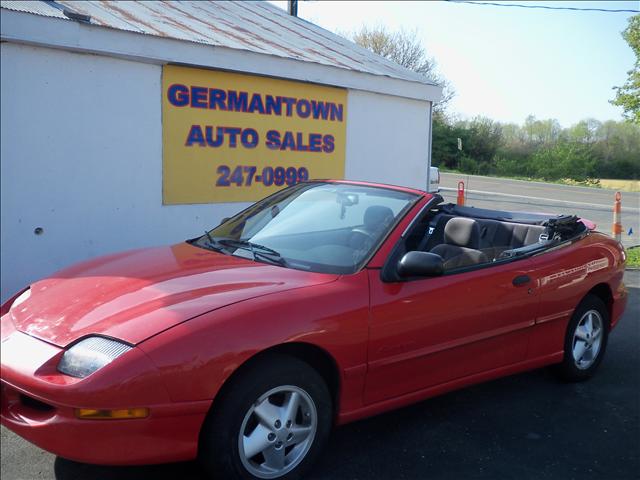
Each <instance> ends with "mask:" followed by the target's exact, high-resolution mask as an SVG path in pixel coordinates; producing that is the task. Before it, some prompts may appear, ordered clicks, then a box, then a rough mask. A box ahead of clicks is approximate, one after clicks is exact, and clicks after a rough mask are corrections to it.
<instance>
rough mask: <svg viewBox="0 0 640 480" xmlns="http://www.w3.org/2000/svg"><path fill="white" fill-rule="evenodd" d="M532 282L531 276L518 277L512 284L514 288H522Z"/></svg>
mask: <svg viewBox="0 0 640 480" xmlns="http://www.w3.org/2000/svg"><path fill="white" fill-rule="evenodd" d="M530 281H531V278H529V275H518V276H517V277H516V278H514V279H513V281H512V282H511V283H513V286H514V287H521V286H522V285H526V284H527V283H529V282H530Z"/></svg>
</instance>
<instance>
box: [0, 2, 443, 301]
mask: <svg viewBox="0 0 640 480" xmlns="http://www.w3.org/2000/svg"><path fill="white" fill-rule="evenodd" d="M1 7H2V10H1V12H2V15H1V42H2V43H1V75H2V78H1V80H2V82H1V90H2V96H1V130H2V132H1V182H2V183H1V208H2V212H1V235H2V236H1V242H2V243H1V246H2V256H1V262H2V263H1V269H2V279H1V281H2V291H1V296H2V300H3V301H4V300H6V299H7V298H8V297H9V296H11V295H12V294H13V293H15V292H16V291H18V290H20V289H21V288H23V287H24V286H26V285H28V284H29V283H30V282H31V281H33V280H36V279H38V278H40V277H43V276H46V275H50V274H52V273H54V272H55V271H56V270H58V269H60V268H62V267H64V266H67V265H69V264H71V263H73V262H76V261H79V260H84V259H87V258H90V257H94V256H97V255H101V254H106V253H110V252H114V251H118V250H125V249H131V248H138V247H144V246H150V245H159V244H168V243H175V242H179V241H182V240H183V239H185V238H189V237H193V236H196V235H198V234H200V233H201V232H202V231H203V230H204V229H205V228H207V227H213V226H215V225H216V224H217V223H218V222H219V221H220V219H221V218H223V217H226V216H229V215H231V214H233V213H235V212H237V211H239V210H241V209H243V208H244V207H245V206H246V205H248V203H247V202H246V201H245V202H238V201H227V202H223V203H212V202H209V203H192V204H187V203H189V202H184V201H182V202H172V201H167V197H166V195H167V193H166V192H165V196H163V145H165V147H164V148H165V150H166V149H167V147H166V145H167V144H166V143H163V135H165V136H167V135H170V132H168V131H163V101H165V100H164V99H165V93H166V92H165V90H166V89H163V72H165V73H164V75H165V76H166V75H167V73H166V72H167V71H168V70H167V67H165V66H166V65H169V64H171V65H180V66H183V67H193V68H197V69H199V70H198V71H199V72H200V73H201V74H202V75H205V76H206V75H208V74H211V75H228V74H222V73H220V72H221V71H224V72H239V73H241V74H243V75H246V74H251V75H247V76H246V79H244V81H246V82H249V84H251V82H255V83H256V85H262V84H263V83H264V82H267V81H271V80H265V77H268V78H278V79H286V80H290V81H295V82H296V85H294V84H291V83H286V82H281V84H278V85H279V87H278V88H288V87H287V86H293V87H295V88H297V89H299V91H301V92H303V93H302V95H306V94H305V93H304V92H306V91H308V92H309V98H314V95H316V93H314V92H316V91H319V90H316V89H319V88H321V87H319V85H324V86H330V87H338V88H339V89H341V90H335V89H334V90H335V91H336V92H337V93H338V94H341V92H344V98H345V99H346V105H345V110H344V115H345V117H346V118H344V122H343V124H342V127H341V128H344V129H345V139H344V142H343V143H344V145H341V146H340V148H341V149H343V150H341V152H339V153H340V155H342V157H341V158H342V160H341V159H340V155H338V157H337V160H336V162H337V163H336V165H339V164H340V162H342V164H340V165H341V166H342V167H343V170H342V171H343V172H344V177H345V178H347V179H354V180H367V181H379V182H385V183H392V184H400V185H407V186H412V187H418V188H424V187H425V185H426V181H427V178H426V175H427V168H426V167H427V164H428V162H429V160H430V159H429V155H430V145H429V141H430V140H429V139H430V128H431V115H430V112H431V103H432V102H433V101H437V100H438V99H439V98H440V95H441V89H440V88H439V87H437V86H435V85H433V84H430V83H429V82H427V81H426V80H425V79H424V78H422V77H420V76H418V75H417V74H415V73H412V72H410V71H408V70H406V69H404V68H401V67H399V66H397V65H395V64H394V63H391V62H389V61H386V60H385V59H382V58H380V57H378V56H376V55H373V54H371V53H370V52H368V51H366V50H364V49H362V48H360V47H358V46H357V45H355V44H353V43H351V42H349V41H347V40H345V39H343V38H341V37H339V36H337V35H334V34H333V33H331V32H328V31H326V30H324V29H322V28H320V27H318V26H316V25H313V24H311V23H309V22H307V21H305V20H302V19H299V18H296V17H291V16H289V15H288V14H287V12H285V11H283V10H281V9H279V8H277V7H275V6H273V5H271V4H269V3H266V2H265V3H263V2H257V3H254V2H246V3H245V2H243V3H231V2H219V3H217V2H216V3H214V2H180V3H174V2H121V3H116V2H109V3H103V2H99V1H94V2H67V1H59V2H42V1H41V2H38V1H2V2H1ZM171 68H174V67H171ZM203 70H209V71H208V72H207V71H204V73H203ZM178 71H179V72H182V70H180V69H178ZM185 71H187V70H185ZM188 72H190V71H187V73H188ZM200 73H198V74H200ZM229 78H230V80H229V81H231V82H233V81H234V79H235V78H238V77H234V76H230V77H229ZM276 83H277V82H276ZM207 86H209V85H207ZM256 88H257V87H256ZM261 88H262V87H261ZM265 88H267V87H265ZM274 88H275V87H274ZM327 90H331V89H327ZM334 90H331V91H334ZM191 92H192V97H193V96H196V97H197V94H198V92H197V91H196V92H195V94H194V91H193V90H192V91H191ZM211 92H212V90H209V93H211ZM203 98H204V97H203ZM265 98H266V97H265ZM300 98H301V97H300ZM196 100H197V99H196ZM196 100H192V103H191V107H194V106H196V107H198V106H199V104H198V102H199V101H200V100H197V101H196ZM303 101H304V100H303ZM193 102H195V105H194V103H193ZM202 102H205V100H202ZM211 102H213V101H211ZM203 104H204V103H203ZM213 106H214V105H213V103H211V108H213ZM164 108H165V109H166V108H167V107H166V106H165V107H164ZM243 108H244V107H243ZM307 108H308V105H307ZM192 110H193V109H192ZM176 111H177V112H178V113H180V112H187V111H186V110H176ZM242 112H245V110H242ZM187 113H189V112H187ZM214 113H215V112H214ZM303 113H304V110H303ZM193 114H194V115H195V114H200V112H199V111H198V112H196V111H195V110H193ZM165 115H168V114H167V112H165ZM240 115H245V116H246V115H249V114H248V113H241V114H240ZM307 115H308V113H307ZM282 117H283V118H282V119H278V121H282V122H291V121H292V120H291V119H287V118H285V114H284V113H283V114H282ZM167 118H168V117H167V116H165V117H164V123H167ZM242 118H245V117H242ZM246 118H248V117H246ZM251 118H253V117H251ZM256 118H258V116H256ZM298 124H299V125H303V122H302V120H300V119H298ZM283 125H284V123H283ZM333 126H334V125H329V126H328V127H327V128H333ZM337 126H338V127H340V125H337ZM203 128H204V127H203ZM282 128H287V127H282ZM300 128H302V127H300ZM180 135H182V133H180ZM305 135H306V134H305ZM180 138H182V137H180ZM305 138H307V140H308V139H309V138H311V137H309V136H308V135H307V136H306V137H305ZM165 140H166V138H165ZM307 140H305V141H307ZM205 146H206V145H205ZM305 148H307V147H305ZM196 150H197V151H199V152H205V151H208V150H207V149H206V148H205V149H202V150H198V149H197V148H196V149H195V150H194V151H196ZM209 150H211V149H209ZM211 151H212V150H211ZM247 152H248V153H246V154H247V155H248V154H249V153H250V152H249V151H248V150H247ZM166 155H167V154H166V152H165V160H166ZM283 155H284V156H285V157H286V155H291V154H290V153H289V152H285V153H284V154H283ZM185 165H187V166H185ZM188 165H189V163H188V162H184V163H181V164H180V167H179V169H178V170H179V172H178V173H180V174H182V173H184V172H185V171H187V170H188V168H189V167H188ZM165 167H166V166H165ZM185 169H186V170H185ZM259 171H260V170H258V172H259ZM187 173H188V172H187ZM172 175H173V174H172ZM167 178H168V174H167V173H166V171H165V181H166V180H167ZM265 185H266V180H265ZM164 188H165V190H166V189H167V184H166V183H165V185H164ZM260 188H262V186H260ZM236 191H240V190H237V189H236ZM242 192H249V190H242ZM234 198H235V197H234ZM172 203H177V204H172Z"/></svg>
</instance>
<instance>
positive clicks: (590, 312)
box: [557, 295, 610, 382]
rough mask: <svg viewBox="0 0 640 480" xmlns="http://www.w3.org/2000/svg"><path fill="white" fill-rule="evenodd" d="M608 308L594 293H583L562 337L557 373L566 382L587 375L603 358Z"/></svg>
mask: <svg viewBox="0 0 640 480" xmlns="http://www.w3.org/2000/svg"><path fill="white" fill-rule="evenodd" d="M609 326H610V320H609V311H608V310H607V307H606V305H605V304H604V302H603V301H602V300H601V299H600V297H597V296H595V295H587V296H586V297H585V298H584V300H582V302H580V304H579V305H578V307H577V308H576V310H575V312H574V313H573V316H572V317H571V321H570V322H569V326H568V327H567V333H566V335H565V340H564V358H563V360H562V363H561V364H560V365H558V368H557V372H558V373H559V375H560V377H561V378H562V379H563V380H565V381H567V382H580V381H583V380H587V379H589V378H591V377H592V376H593V375H594V373H595V372H596V370H597V369H598V367H599V366H600V363H601V362H602V358H603V357H604V354H605V351H606V349H607V341H608V339H609Z"/></svg>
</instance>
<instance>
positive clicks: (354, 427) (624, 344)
mask: <svg viewBox="0 0 640 480" xmlns="http://www.w3.org/2000/svg"><path fill="white" fill-rule="evenodd" d="M626 283H627V285H628V286H629V287H630V288H629V293H630V303H629V307H628V309H627V312H626V314H625V316H624V317H623V319H622V321H621V323H620V325H619V327H618V329H617V330H616V331H615V332H614V333H613V334H612V335H611V337H610V343H609V347H608V351H607V356H606V357H605V361H604V362H603V364H602V365H601V367H600V370H599V372H598V374H597V375H596V377H595V378H593V379H592V380H590V381H589V382H586V383H578V384H564V383H561V382H560V381H558V380H557V379H556V378H555V376H554V375H553V374H552V372H551V371H550V370H549V369H543V370H538V371H534V372H529V373H524V374H520V375H516V376H513V377H509V378H504V379H501V380H497V381H493V382H490V383H487V384H483V385H478V386H475V387H471V388H467V389H464V390H461V391H458V392H453V393H450V394H447V395H444V396H442V397H437V398H433V399H430V400H427V401H424V402H421V403H419V404H416V405H413V406H411V407H408V408H404V409H401V410H398V411H395V412H391V413H387V414H384V415H380V416H378V417H375V418H372V419H368V420H363V421H360V422H356V423H353V424H350V425H346V426H344V427H342V428H339V429H337V430H336V431H335V432H334V433H333V435H332V437H331V444H330V445H329V448H328V449H327V451H326V453H325V454H324V455H323V457H322V458H321V460H320V462H319V464H318V465H317V467H316V468H315V469H314V470H313V473H312V474H311V475H310V476H309V478H310V479H312V480H333V479H350V480H364V479H371V480H376V479H380V480H383V479H384V480H387V479H423V478H429V479H466V478H487V479H489V478H519V479H563V480H566V479H574V478H575V479H580V480H585V479H602V478H607V479H632V478H638V472H639V471H640V454H639V448H638V446H639V445H640V348H639V347H640V322H639V319H640V272H637V271H636V272H627V276H626ZM1 445H2V468H1V474H2V479H3V480H16V479H29V480H31V479H53V478H56V479H59V480H77V479H92V480H134V479H135V480H139V479H147V478H149V479H151V478H153V479H158V480H163V479H166V480H169V479H193V480H195V479H201V478H203V476H202V474H201V472H200V470H199V469H198V467H197V465H196V464H195V463H193V462H187V463H177V464H170V465H160V466H143V467H100V466H93V465H84V464H79V463H75V462H71V461H68V460H64V459H61V458H56V457H54V456H53V455H51V454H49V453H46V452H43V451H41V450H40V449H38V448H36V447H34V446H32V445H30V444H28V443H27V442H25V441H23V440H22V439H20V438H19V437H17V436H16V435H14V434H13V433H12V432H10V431H8V430H7V429H5V428H2V443H1Z"/></svg>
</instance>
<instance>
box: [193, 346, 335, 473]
mask: <svg viewBox="0 0 640 480" xmlns="http://www.w3.org/2000/svg"><path fill="white" fill-rule="evenodd" d="M222 395H223V397H221V398H220V400H219V401H216V403H215V404H214V406H213V407H212V410H211V412H210V413H209V416H208V417H207V420H206V421H205V423H204V425H203V428H202V432H201V434H200V445H199V452H198V458H199V460H200V462H201V464H202V465H203V467H204V468H205V470H206V471H207V473H208V474H209V475H210V476H211V477H212V478H217V479H243V480H246V479H250V480H254V479H261V478H277V479H284V480H293V479H298V478H301V476H302V475H303V474H304V472H305V471H307V470H308V469H309V468H310V467H311V466H312V464H313V463H314V462H315V460H316V459H317V457H318V456H319V454H320V453H321V451H322V449H323V447H324V445H325V444H326V442H327V439H328V437H329V433H330V430H331V424H332V418H333V408H332V402H331V396H330V394H329V390H328V388H327V386H326V384H325V382H324V380H323V379H322V377H321V376H320V375H319V374H318V373H317V372H316V371H315V370H314V369H313V368H312V367H311V366H310V365H308V364H307V363H305V362H303V361H301V360H299V359H297V358H295V357H291V356H288V355H279V354H270V355H268V356H264V357H262V358H261V359H260V360H259V362H258V363H256V364H254V365H253V366H251V367H250V368H249V369H248V370H246V371H244V372H242V373H241V374H240V375H239V376H238V377H236V378H233V379H232V380H231V383H230V384H229V385H228V387H225V389H224V392H222Z"/></svg>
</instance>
